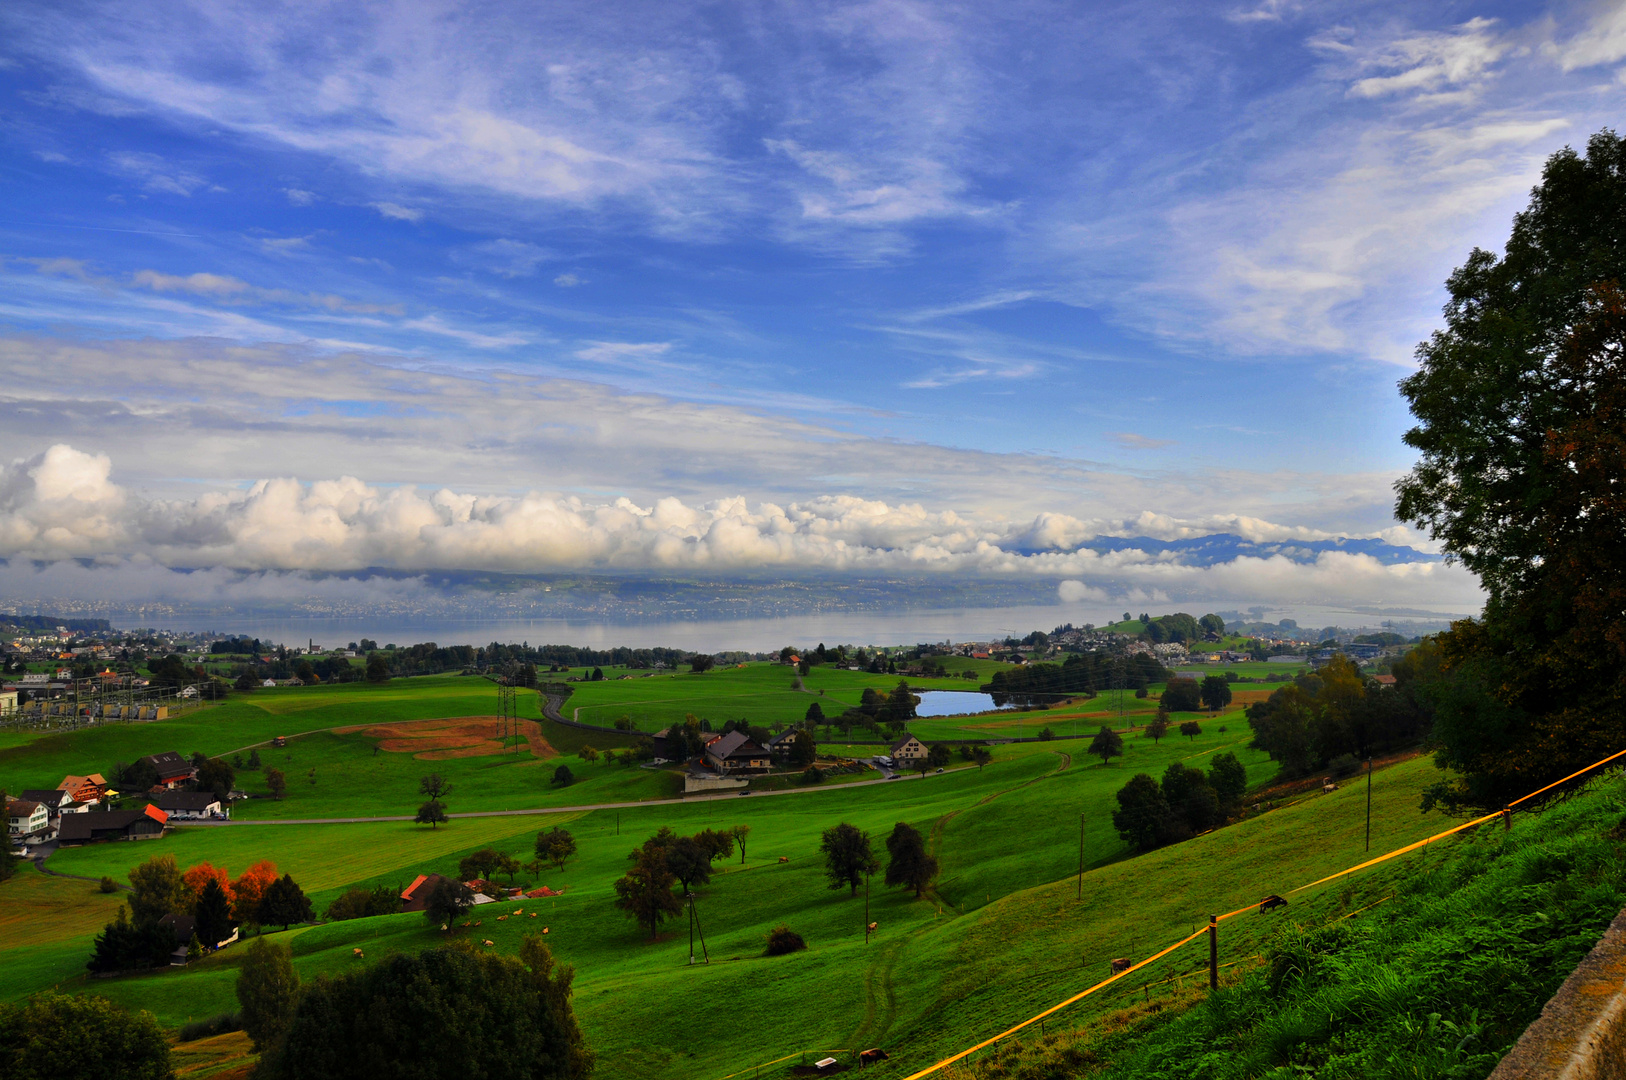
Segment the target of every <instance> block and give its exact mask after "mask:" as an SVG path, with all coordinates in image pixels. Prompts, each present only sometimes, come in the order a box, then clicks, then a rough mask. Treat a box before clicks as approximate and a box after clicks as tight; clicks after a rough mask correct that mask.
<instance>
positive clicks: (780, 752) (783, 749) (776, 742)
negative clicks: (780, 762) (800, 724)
mask: <svg viewBox="0 0 1626 1080" xmlns="http://www.w3.org/2000/svg"><path fill="white" fill-rule="evenodd" d="M800 731H801V728H795V727H789V728H786V729H785V730H784V731H781V732H780V733H779V734H777V735H775V736H774V737H773V738H771V739H769V740H768V753H770V754H772V755H773V756H774V757H776V758H783V757H789V756H790V748H791V747H792V746H794V745H795V744H796V736H797V734H798V733H799V732H800Z"/></svg>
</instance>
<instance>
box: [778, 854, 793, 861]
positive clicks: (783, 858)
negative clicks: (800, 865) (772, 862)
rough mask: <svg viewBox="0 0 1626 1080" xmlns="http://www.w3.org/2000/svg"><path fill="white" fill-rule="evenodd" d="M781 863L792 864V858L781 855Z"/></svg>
mask: <svg viewBox="0 0 1626 1080" xmlns="http://www.w3.org/2000/svg"><path fill="white" fill-rule="evenodd" d="M779 861H780V862H790V857H789V856H787V855H781V856H779Z"/></svg>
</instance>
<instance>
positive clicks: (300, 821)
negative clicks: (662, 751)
mask: <svg viewBox="0 0 1626 1080" xmlns="http://www.w3.org/2000/svg"><path fill="white" fill-rule="evenodd" d="M963 767H964V768H970V767H971V766H969V765H967V766H963ZM877 768H879V766H877ZM949 771H951V772H958V771H959V770H958V769H952V770H949ZM894 775H896V774H894ZM927 775H928V776H930V775H935V774H931V773H928V774H927ZM891 779H893V776H891V775H889V776H886V777H884V778H882V779H880V780H856V781H854V782H853V783H851V784H835V785H832V786H829V787H804V788H786V789H785V790H783V791H753V792H751V793H750V797H751V798H753V799H771V798H774V797H776V796H779V795H812V794H815V793H817V792H820V791H848V790H851V789H852V788H856V787H872V786H874V785H876V784H884V783H886V782H887V781H888V780H891ZM922 779H924V777H922ZM738 798H740V795H739V794H737V793H729V794H727V795H693V796H690V797H688V798H683V799H645V800H643V801H642V802H613V803H588V804H586V805H582V806H539V807H535V808H534V809H529V810H475V811H471V812H468V813H463V814H447V815H446V816H447V817H448V818H484V817H532V816H535V815H538V814H580V813H585V812H586V811H589V810H631V809H634V808H636V807H640V806H677V805H680V804H693V803H700V802H714V801H716V800H719V799H738ZM413 820H415V818H414V817H413V815H411V814H391V815H389V816H387V817H340V818H275V819H265V820H259V821H188V822H186V824H187V825H201V826H204V827H205V828H211V829H222V828H229V827H231V826H234V825H358V824H361V823H363V822H367V821H413Z"/></svg>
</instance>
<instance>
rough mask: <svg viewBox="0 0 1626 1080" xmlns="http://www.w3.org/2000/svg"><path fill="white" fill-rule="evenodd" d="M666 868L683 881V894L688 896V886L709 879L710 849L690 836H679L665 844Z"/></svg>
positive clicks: (706, 881) (700, 883)
mask: <svg viewBox="0 0 1626 1080" xmlns="http://www.w3.org/2000/svg"><path fill="white" fill-rule="evenodd" d="M666 868H667V869H668V870H670V871H671V872H672V876H673V877H675V878H677V879H678V881H680V882H682V883H683V895H684V896H688V895H689V886H691V885H696V886H698V885H705V884H706V883H708V882H709V881H711V850H710V848H709V847H707V846H706V845H704V844H702V843H701V842H700V841H699V840H697V839H695V838H694V837H692V836H680V837H678V838H677V839H676V840H674V841H672V843H670V844H668V845H667V846H666Z"/></svg>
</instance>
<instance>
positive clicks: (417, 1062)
mask: <svg viewBox="0 0 1626 1080" xmlns="http://www.w3.org/2000/svg"><path fill="white" fill-rule="evenodd" d="M521 956H522V957H523V958H524V959H525V961H526V962H525V963H522V962H521V961H519V960H515V959H512V958H510V957H503V956H496V955H492V954H490V953H477V952H474V951H473V950H470V949H466V948H457V947H443V948H437V949H426V950H424V951H422V952H408V953H397V954H395V955H392V956H389V957H386V958H385V959H383V960H381V961H380V962H378V963H377V964H373V965H370V966H367V967H364V968H359V969H355V970H352V971H348V972H345V973H343V974H341V975H338V976H336V977H334V978H331V979H325V980H322V981H321V982H318V983H314V984H312V985H311V986H308V987H306V989H305V991H304V993H303V994H301V995H300V999H299V1004H298V1006H297V1007H296V1008H295V1010H294V1016H293V1019H292V1021H291V1022H290V1023H289V1025H288V1029H287V1031H286V1033H285V1034H284V1036H283V1039H282V1042H281V1045H280V1046H279V1047H278V1048H277V1049H276V1050H275V1051H274V1052H273V1053H272V1054H271V1055H270V1057H269V1058H268V1059H267V1058H262V1060H261V1063H260V1066H259V1071H260V1072H262V1073H263V1074H264V1077H265V1080H296V1078H305V1077H331V1078H332V1080H370V1078H373V1077H377V1076H379V1075H392V1076H411V1077H448V1076H485V1077H526V1078H528V1080H586V1077H587V1075H588V1073H589V1071H590V1070H591V1066H592V1055H591V1054H590V1053H589V1052H588V1051H587V1048H586V1045H585V1043H584V1042H583V1040H582V1038H581V1032H580V1030H579V1029H578V1028H577V1026H576V1021H575V1018H574V1016H573V1015H572V1012H571V1008H570V1000H569V999H570V982H571V978H572V973H571V971H570V969H569V968H568V967H563V968H560V969H559V970H558V971H557V972H555V971H554V966H553V963H552V957H551V955H549V954H548V952H547V950H546V948H545V947H544V946H542V945H541V943H540V941H538V940H536V939H535V938H528V939H527V940H526V942H525V943H524V944H523V945H522V946H521ZM257 1075H258V1074H257Z"/></svg>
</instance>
